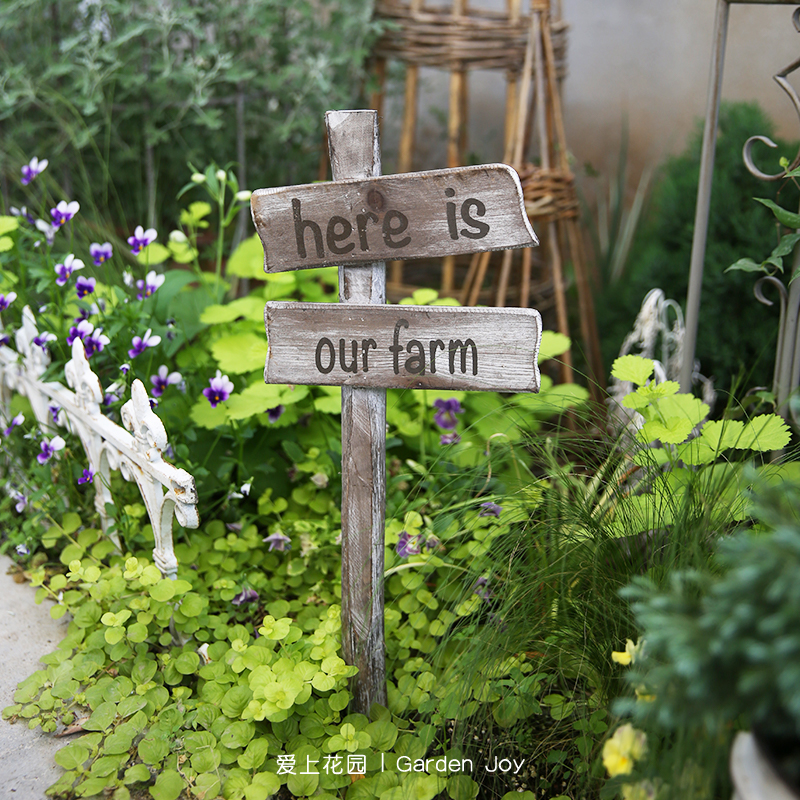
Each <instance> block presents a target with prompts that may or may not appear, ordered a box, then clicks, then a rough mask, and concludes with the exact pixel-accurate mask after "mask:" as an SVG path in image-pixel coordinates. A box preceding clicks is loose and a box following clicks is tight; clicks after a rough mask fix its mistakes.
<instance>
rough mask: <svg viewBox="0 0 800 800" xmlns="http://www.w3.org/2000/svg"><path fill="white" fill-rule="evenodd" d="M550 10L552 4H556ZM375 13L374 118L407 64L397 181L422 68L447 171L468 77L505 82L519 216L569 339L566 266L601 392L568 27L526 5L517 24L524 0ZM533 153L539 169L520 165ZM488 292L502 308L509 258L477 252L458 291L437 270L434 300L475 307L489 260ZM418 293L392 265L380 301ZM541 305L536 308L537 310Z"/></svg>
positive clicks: (525, 270) (384, 8)
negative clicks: (440, 95) (444, 96)
mask: <svg viewBox="0 0 800 800" xmlns="http://www.w3.org/2000/svg"><path fill="white" fill-rule="evenodd" d="M554 1H555V2H558V0H554ZM375 13H376V14H377V15H378V16H379V17H381V18H382V19H386V20H388V21H389V22H391V23H392V24H391V26H390V27H389V29H388V30H387V32H386V33H385V34H384V36H383V37H382V38H381V40H380V42H379V43H378V45H377V48H376V72H377V75H378V78H379V81H380V85H381V90H380V91H379V92H378V93H377V94H376V95H375V97H374V98H373V107H374V108H375V109H377V110H378V112H379V113H380V112H381V110H382V108H381V107H382V103H383V88H382V87H383V76H384V74H385V64H386V61H387V59H396V60H399V61H402V62H404V63H405V64H406V76H405V88H404V109H403V121H402V127H401V132H400V146H399V152H398V164H397V171H398V172H409V171H410V170H411V169H412V162H413V158H414V150H415V137H416V128H417V96H418V92H419V69H420V67H433V68H437V69H446V70H448V71H449V73H450V84H449V103H448V123H447V166H448V167H457V166H463V164H464V154H465V152H466V120H467V100H468V91H467V75H468V72H469V71H470V70H473V69H492V70H503V71H504V72H505V74H506V111H505V144H504V153H503V161H504V162H505V163H507V164H511V165H512V166H514V167H515V168H516V169H517V171H518V172H519V173H520V177H521V179H522V185H523V192H524V196H525V203H526V209H527V211H528V216H529V218H530V219H531V221H532V223H533V225H534V228H535V229H536V231H537V233H539V235H540V238H541V239H542V245H543V247H542V253H543V256H544V259H545V263H546V266H547V269H548V271H549V273H550V274H549V276H548V278H547V279H546V280H545V281H544V282H543V283H542V284H541V288H542V290H543V294H546V292H547V290H548V289H550V291H551V292H552V296H553V298H554V305H555V312H556V321H557V326H558V330H559V331H560V332H562V333H564V334H565V335H569V323H568V311H567V298H566V280H565V276H564V265H565V263H566V262H567V260H568V261H569V262H571V264H572V266H573V270H574V277H575V284H576V288H577V294H578V306H579V309H578V310H579V316H580V327H581V335H582V338H583V342H584V348H585V351H586V357H587V361H588V364H589V370H590V373H591V375H590V378H591V382H592V386H593V387H594V389H593V394H595V393H596V392H597V390H599V388H600V385H602V384H603V368H602V362H601V358H600V347H599V340H598V335H597V325H596V322H595V314H594V305H593V301H592V296H591V291H590V286H589V280H588V275H587V271H586V268H585V262H584V256H583V248H582V244H581V238H580V232H579V230H578V208H579V204H578V198H577V193H576V190H575V181H574V176H573V175H572V173H571V172H570V169H569V163H568V158H567V145H566V136H565V132H564V121H563V114H562V109H561V98H560V93H559V81H560V79H561V78H563V76H564V74H565V72H566V56H565V54H566V24H565V23H564V22H563V21H562V20H561V19H560V14H558V13H556V14H555V15H554V14H552V13H551V8H550V0H530V8H529V13H528V14H527V15H523V13H522V0H507V9H506V13H505V14H502V13H497V12H491V11H486V10H477V9H473V8H470V7H469V6H468V3H467V0H453V3H452V5H451V6H450V7H449V8H442V7H437V8H429V7H426V6H425V4H424V0H408V2H403V1H402V0H378V2H377V3H376V7H375ZM534 143H535V145H536V150H537V151H538V156H539V158H538V160H539V163H538V164H533V163H531V162H530V161H529V159H528V156H527V150H528V147H527V145H528V144H534ZM493 258H494V259H495V260H499V269H493V275H492V277H493V287H492V289H491V290H490V295H489V299H493V301H494V304H495V305H496V306H505V305H506V303H507V301H508V300H509V289H510V284H511V277H512V266H513V259H514V258H515V256H514V253H513V252H512V251H504V252H502V253H499V254H494V255H493V254H491V253H482V254H478V255H475V256H473V257H472V259H471V261H470V264H469V268H468V269H467V272H466V277H465V279H464V281H463V283H462V285H461V286H460V287H457V286H456V278H457V272H456V264H455V261H454V259H453V258H452V257H451V258H445V259H444V260H443V261H442V271H441V283H440V287H439V291H440V294H442V295H444V296H451V297H456V298H458V299H459V300H460V301H461V302H462V303H464V304H465V305H476V304H477V303H478V302H479V301H481V300H485V299H486V298H487V292H486V290H485V289H484V281H485V280H486V277H487V273H488V272H489V267H490V266H493V263H492V259H493ZM532 261H533V253H532V251H531V250H523V251H521V264H520V265H519V275H520V278H519V290H518V291H519V293H518V297H517V299H518V304H519V305H520V306H522V307H526V306H528V304H529V302H530V300H531V294H532V289H533V288H534V287H533V283H532V277H531V276H532ZM414 288H416V287H413V286H409V285H407V283H406V282H405V281H404V267H403V262H401V261H396V262H393V263H392V264H391V266H390V270H389V275H388V282H387V292H388V293H389V295H390V296H391V295H400V296H402V295H405V294H409V293H410V291H413V289H414ZM542 305H547V302H546V300H545V301H544V302H543V303H541V302H538V300H537V306H539V308H540V310H541V308H542ZM561 377H562V380H564V381H571V380H572V379H573V370H572V360H571V354H570V353H569V352H568V353H566V354H565V356H564V360H563V364H562V374H561Z"/></svg>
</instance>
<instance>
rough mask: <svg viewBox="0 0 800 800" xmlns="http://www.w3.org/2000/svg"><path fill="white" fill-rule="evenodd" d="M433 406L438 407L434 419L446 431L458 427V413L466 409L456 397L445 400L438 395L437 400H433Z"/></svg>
mask: <svg viewBox="0 0 800 800" xmlns="http://www.w3.org/2000/svg"><path fill="white" fill-rule="evenodd" d="M433 406H434V408H436V409H437V411H436V413H435V414H434V415H433V421H434V422H435V423H436V424H437V425H438V426H439V427H440V428H444V430H446V431H450V430H453V428H455V427H456V425H457V424H458V420H457V419H456V414H461V413H462V412H463V411H464V409H463V408H461V403H459V402H458V400H456V399H455V398H454V397H451V398H450V399H449V400H443V399H442V398H441V397H437V398H436V400H434V401H433Z"/></svg>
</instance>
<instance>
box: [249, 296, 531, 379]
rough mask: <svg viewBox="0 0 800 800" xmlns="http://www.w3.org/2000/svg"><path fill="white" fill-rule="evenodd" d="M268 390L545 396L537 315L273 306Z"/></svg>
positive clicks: (497, 310)
mask: <svg viewBox="0 0 800 800" xmlns="http://www.w3.org/2000/svg"><path fill="white" fill-rule="evenodd" d="M264 316H265V319H266V325H267V338H268V340H269V350H268V352H267V362H266V366H265V369H264V380H265V381H266V382H267V383H300V384H310V385H313V386H319V385H323V384H325V385H333V386H345V385H346V386H372V387H385V388H396V389H452V390H455V389H474V390H483V391H486V390H490V391H496V392H538V391H539V367H538V355H539V344H540V342H541V336H542V319H541V317H540V316H539V312H538V311H535V310H534V309H531V308H491V309H489V308H461V307H454V306H405V305H399V306H394V305H392V306H381V305H357V304H353V303H347V304H344V303H343V304H338V303H285V302H271V303H267V305H266V309H265V312H264Z"/></svg>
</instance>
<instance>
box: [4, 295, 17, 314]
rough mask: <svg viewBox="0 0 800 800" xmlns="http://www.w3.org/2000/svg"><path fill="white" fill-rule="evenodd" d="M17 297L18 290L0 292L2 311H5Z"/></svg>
mask: <svg viewBox="0 0 800 800" xmlns="http://www.w3.org/2000/svg"><path fill="white" fill-rule="evenodd" d="M16 299H17V293H16V292H9V293H8V294H0V311H5V310H6V309H7V308H8V307H9V306H10V305H11V304H12V303H13V302H14V301H15V300H16Z"/></svg>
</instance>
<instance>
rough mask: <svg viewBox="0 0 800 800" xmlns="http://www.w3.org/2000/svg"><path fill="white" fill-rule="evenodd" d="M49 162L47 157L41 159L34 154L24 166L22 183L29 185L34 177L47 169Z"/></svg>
mask: <svg viewBox="0 0 800 800" xmlns="http://www.w3.org/2000/svg"><path fill="white" fill-rule="evenodd" d="M48 163H49V162H48V160H47V159H46V158H43V159H42V160H41V161H39V159H38V158H37V157H36V156H34V157H33V158H32V159H31V160H30V161H29V162H28V163H27V164H25V165H24V166H23V167H22V185H23V186H27V185H28V184H29V183H30V182H31V181H32V180H33V179H34V178H36V177H38V176H39V175H41V174H42V173H43V172H44V171H45V170H46V169H47V165H48Z"/></svg>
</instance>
